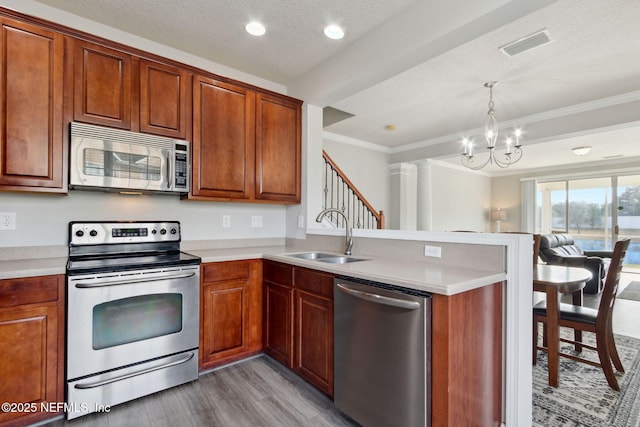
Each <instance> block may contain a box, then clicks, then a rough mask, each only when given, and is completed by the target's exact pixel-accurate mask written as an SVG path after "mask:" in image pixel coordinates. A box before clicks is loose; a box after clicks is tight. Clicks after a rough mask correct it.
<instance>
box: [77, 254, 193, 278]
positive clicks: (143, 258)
mask: <svg viewBox="0 0 640 427" xmlns="http://www.w3.org/2000/svg"><path fill="white" fill-rule="evenodd" d="M191 264H194V265H197V264H200V257H197V256H195V255H191V254H188V253H186V252H167V253H153V254H145V253H137V254H136V253H134V254H126V255H124V254H120V255H112V256H101V257H73V258H69V261H68V262H67V274H69V275H77V274H85V273H105V272H113V271H123V270H139V269H142V268H159V267H169V266H176V265H191Z"/></svg>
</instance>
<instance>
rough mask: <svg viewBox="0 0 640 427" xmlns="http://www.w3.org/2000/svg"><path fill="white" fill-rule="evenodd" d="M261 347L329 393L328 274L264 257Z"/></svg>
mask: <svg viewBox="0 0 640 427" xmlns="http://www.w3.org/2000/svg"><path fill="white" fill-rule="evenodd" d="M264 288H265V308H264V331H265V332H264V337H265V352H266V353H267V354H269V355H270V356H272V357H273V358H274V359H276V360H278V361H279V362H281V363H282V364H284V365H285V366H287V367H289V368H290V369H293V371H294V372H296V373H297V374H298V375H300V376H301V377H302V378H304V379H305V380H307V381H308V382H310V383H311V384H313V385H314V386H316V387H317V388H318V389H319V390H321V391H322V392H324V393H326V394H327V395H329V396H333V275H331V274H327V273H323V272H320V271H315V270H310V269H306V268H301V267H294V266H291V265H287V264H282V263H278V262H273V261H265V262H264Z"/></svg>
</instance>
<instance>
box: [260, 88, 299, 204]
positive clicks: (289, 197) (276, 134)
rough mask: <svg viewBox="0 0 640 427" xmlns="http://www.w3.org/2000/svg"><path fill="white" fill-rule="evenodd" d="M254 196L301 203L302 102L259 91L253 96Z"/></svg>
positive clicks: (262, 198)
mask: <svg viewBox="0 0 640 427" xmlns="http://www.w3.org/2000/svg"><path fill="white" fill-rule="evenodd" d="M256 105H257V107H256V110H257V112H256V164H255V168H256V180H255V186H256V188H255V192H256V196H255V197H256V199H261V200H272V201H279V202H289V203H298V202H300V188H301V172H300V163H301V142H300V141H301V129H300V124H301V105H300V103H299V102H295V101H293V100H289V99H284V98H277V97H274V96H269V95H263V94H258V95H257V99H256Z"/></svg>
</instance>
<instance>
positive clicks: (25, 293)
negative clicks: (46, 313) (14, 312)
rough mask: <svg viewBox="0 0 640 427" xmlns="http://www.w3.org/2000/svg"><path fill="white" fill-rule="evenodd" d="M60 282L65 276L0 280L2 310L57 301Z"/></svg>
mask: <svg viewBox="0 0 640 427" xmlns="http://www.w3.org/2000/svg"><path fill="white" fill-rule="evenodd" d="M59 280H63V276H40V277H28V278H24V279H7V280H0V308H2V307H15V306H18V305H24V304H34V303H42V302H49V301H57V300H58V283H59V282H58V281H59Z"/></svg>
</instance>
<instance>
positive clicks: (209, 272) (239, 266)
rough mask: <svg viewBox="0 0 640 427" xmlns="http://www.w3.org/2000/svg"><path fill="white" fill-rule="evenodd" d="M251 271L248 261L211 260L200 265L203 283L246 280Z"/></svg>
mask: <svg viewBox="0 0 640 427" xmlns="http://www.w3.org/2000/svg"><path fill="white" fill-rule="evenodd" d="M250 272H251V264H250V262H249V261H238V262H235V261H227V262H211V263H206V264H203V265H202V278H203V279H202V280H203V281H204V283H210V282H221V281H224V280H247V279H248V278H249V274H250Z"/></svg>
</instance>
